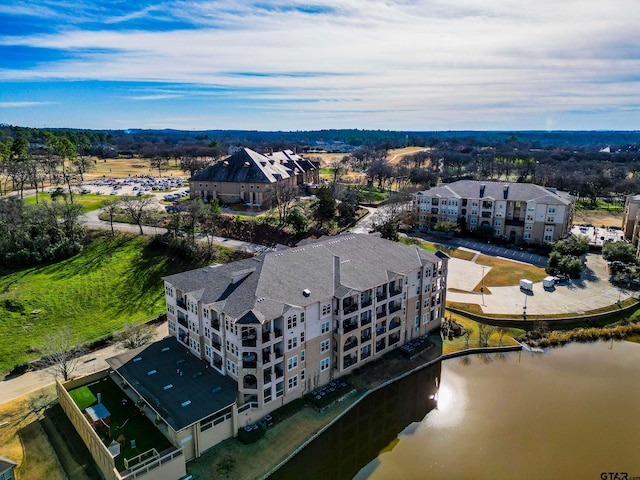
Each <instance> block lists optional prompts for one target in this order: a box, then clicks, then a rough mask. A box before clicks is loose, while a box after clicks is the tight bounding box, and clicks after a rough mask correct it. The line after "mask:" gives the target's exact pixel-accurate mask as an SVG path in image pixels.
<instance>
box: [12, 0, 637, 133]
mask: <svg viewBox="0 0 640 480" xmlns="http://www.w3.org/2000/svg"><path fill="white" fill-rule="evenodd" d="M638 19H640V2H638V1H637V0H609V1H607V2H595V1H592V0H561V1H559V0H483V1H482V2H479V1H470V0H425V1H418V0H415V1H414V0H318V1H316V2H303V1H300V2H297V1H291V0H288V1H287V0H273V1H272V0H262V1H255V2H251V1H246V2H244V1H229V0H219V1H199V0H168V1H162V0H156V1H153V2H152V1H146V0H145V1H137V0H110V1H87V0H73V1H72V0H24V1H23V0H4V1H3V2H2V4H0V123H8V124H13V125H23V126H34V127H75V128H98V129H100V128H112V129H124V128H179V129H196V130H201V129H257V130H306V129H321V128H371V129H394V130H400V129H409V130H461V129H475V130H486V129H491V130H496V129H499V130H512V129H515V130H522V129H538V130H548V129H589V130H592V129H598V130H600V129H620V130H637V129H640V35H639V34H638Z"/></svg>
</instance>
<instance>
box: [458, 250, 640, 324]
mask: <svg viewBox="0 0 640 480" xmlns="http://www.w3.org/2000/svg"><path fill="white" fill-rule="evenodd" d="M471 263H472V262H467V261H464V260H457V261H454V262H451V263H450V265H449V280H448V285H447V288H448V289H450V288H455V287H453V285H455V284H456V281H458V280H457V279H463V280H461V281H464V279H466V278H469V277H470V276H472V277H473V280H474V281H475V279H476V278H477V275H472V274H471V272H473V271H476V272H477V266H476V265H475V264H473V265H474V266H473V267H472V266H471V265H469V264H471ZM487 273H488V269H487V270H485V274H487ZM481 277H482V275H480V278H481ZM608 279H609V274H608V272H607V265H606V262H605V260H604V259H603V258H602V255H599V254H593V253H590V254H587V255H586V269H585V271H584V272H583V274H582V278H580V279H579V280H570V281H568V282H562V283H560V284H558V285H556V287H555V288H554V289H552V290H546V289H545V288H543V286H542V282H538V283H535V284H534V286H533V291H532V292H529V293H526V292H524V291H522V290H520V287H519V286H512V287H491V288H490V289H489V290H490V292H491V293H490V294H485V295H484V296H483V295H482V294H480V293H469V292H457V291H450V290H448V291H447V300H448V301H451V302H459V303H471V304H477V305H480V306H481V308H482V310H483V312H485V313H493V314H511V315H516V316H517V315H522V313H523V311H524V307H525V305H526V307H527V308H526V312H527V314H530V315H543V314H554V313H584V312H586V311H589V310H595V309H597V308H602V307H606V306H609V305H613V304H615V303H616V302H617V301H618V300H621V301H622V300H625V299H626V298H629V297H630V296H631V294H630V292H628V291H626V290H624V289H619V288H617V287H614V286H613V285H611V283H609V280H608ZM478 283H479V282H476V283H475V285H477V284H478ZM483 299H484V304H483Z"/></svg>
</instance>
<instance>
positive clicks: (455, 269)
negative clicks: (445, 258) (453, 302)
mask: <svg viewBox="0 0 640 480" xmlns="http://www.w3.org/2000/svg"><path fill="white" fill-rule="evenodd" d="M483 268H484V274H485V275H486V274H487V273H489V271H490V270H491V267H487V266H483V265H478V264H477V263H473V262H470V261H468V260H461V259H459V258H451V259H450V260H449V272H448V275H447V288H449V289H451V288H453V289H455V290H464V291H467V292H470V291H472V290H473V289H474V288H476V285H478V284H479V283H480V282H482V270H483Z"/></svg>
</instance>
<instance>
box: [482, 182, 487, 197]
mask: <svg viewBox="0 0 640 480" xmlns="http://www.w3.org/2000/svg"><path fill="white" fill-rule="evenodd" d="M485 188H487V186H486V185H485V184H484V183H483V184H481V185H480V198H482V197H484V189H485Z"/></svg>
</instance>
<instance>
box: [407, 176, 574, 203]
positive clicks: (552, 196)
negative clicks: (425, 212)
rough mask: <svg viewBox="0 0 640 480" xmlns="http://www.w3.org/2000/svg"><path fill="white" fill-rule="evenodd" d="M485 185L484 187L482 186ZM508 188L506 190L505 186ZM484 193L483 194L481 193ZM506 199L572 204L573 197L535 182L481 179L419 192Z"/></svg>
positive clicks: (446, 195)
mask: <svg viewBox="0 0 640 480" xmlns="http://www.w3.org/2000/svg"><path fill="white" fill-rule="evenodd" d="M482 186H484V189H483V188H482ZM507 186H508V189H507V190H506V192H505V187H507ZM481 193H483V195H481ZM505 193H506V199H507V200H511V201H516V202H528V201H531V200H536V201H537V202H539V203H547V204H562V205H569V204H571V198H570V196H569V195H568V194H566V193H565V192H554V191H552V190H549V189H547V188H545V187H541V186H540V185H534V184H533V183H513V182H487V181H479V180H459V181H457V182H453V183H445V184H441V185H438V186H437V187H434V188H431V189H429V190H426V191H423V192H418V194H419V195H424V196H429V197H444V198H451V197H455V198H479V199H482V198H486V199H492V200H504V199H505Z"/></svg>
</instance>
